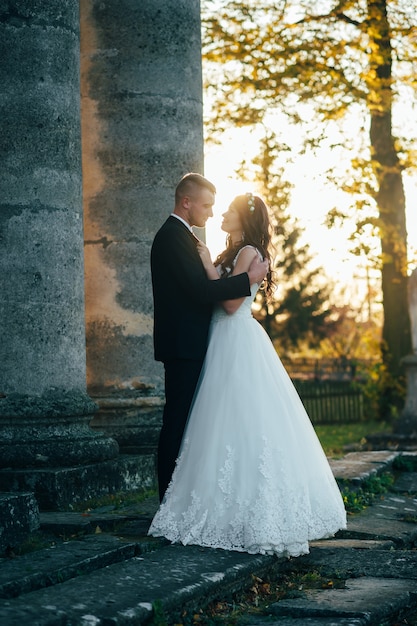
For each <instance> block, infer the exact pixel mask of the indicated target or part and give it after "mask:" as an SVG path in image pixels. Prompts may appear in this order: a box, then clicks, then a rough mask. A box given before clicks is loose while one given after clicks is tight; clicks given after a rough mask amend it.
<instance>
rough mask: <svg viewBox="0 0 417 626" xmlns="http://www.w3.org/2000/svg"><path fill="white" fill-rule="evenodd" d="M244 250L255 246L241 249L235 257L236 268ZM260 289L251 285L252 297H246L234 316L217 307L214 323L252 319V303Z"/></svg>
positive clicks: (213, 318)
mask: <svg viewBox="0 0 417 626" xmlns="http://www.w3.org/2000/svg"><path fill="white" fill-rule="evenodd" d="M244 248H253V246H244V247H243V248H241V249H240V250H239V252H238V253H237V255H236V256H235V258H234V260H233V267H235V265H236V262H237V259H238V258H239V254H240V253H241V252H242V250H244ZM254 249H255V250H256V248H254ZM256 251H257V253H258V255H259V257H260V258H262V256H261V254H260V252H259V250H256ZM217 271H218V272H220V269H219V268H218V270H217ZM226 280H227V279H226ZM258 289H259V285H257V284H254V285H251V293H250V296H246V298H245V299H244V301H243V302H242V304H241V305H240V307H239V308H238V309H237V311H235V312H234V313H232V314H230V313H226V311H225V310H224V308H223V307H222V306H221V305H218V306H216V307H215V309H214V312H213V317H212V322H217V321H220V320H225V319H235V318H242V317H246V318H247V317H252V303H253V301H254V299H255V296H256V294H257V292H258Z"/></svg>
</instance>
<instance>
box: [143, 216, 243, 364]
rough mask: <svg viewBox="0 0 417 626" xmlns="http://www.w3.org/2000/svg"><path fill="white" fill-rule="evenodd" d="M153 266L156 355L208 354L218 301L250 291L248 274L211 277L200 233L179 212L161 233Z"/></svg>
mask: <svg viewBox="0 0 417 626" xmlns="http://www.w3.org/2000/svg"><path fill="white" fill-rule="evenodd" d="M151 269H152V288H153V296H154V347H155V359H156V360H157V361H164V362H167V361H170V360H173V359H203V358H204V356H205V353H206V348H207V341H208V331H209V325H210V319H211V314H212V309H213V304H214V303H215V302H217V301H221V300H228V299H232V298H239V297H243V296H248V295H249V294H250V285H249V278H248V275H247V274H246V273H245V274H240V275H239V276H235V277H233V278H229V279H227V280H209V279H208V278H207V276H206V272H205V270H204V268H203V265H202V262H201V259H200V256H199V254H198V252H197V248H196V239H195V237H194V235H193V234H192V233H191V232H190V231H189V229H188V228H187V227H186V226H185V225H184V224H183V223H182V222H181V221H180V220H178V219H177V218H176V217H173V216H170V217H168V219H167V220H166V222H165V223H164V224H163V225H162V227H161V228H160V230H159V231H158V232H157V234H156V236H155V239H154V242H153V245H152V250H151Z"/></svg>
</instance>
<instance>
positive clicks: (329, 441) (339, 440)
mask: <svg viewBox="0 0 417 626" xmlns="http://www.w3.org/2000/svg"><path fill="white" fill-rule="evenodd" d="M314 429H315V431H316V433H317V436H318V438H319V439H320V443H321V445H322V446H323V448H324V451H325V453H326V454H327V456H340V455H342V454H344V451H343V446H346V445H349V444H352V443H360V442H361V441H363V440H364V437H366V435H371V434H373V433H378V432H390V431H391V426H390V425H389V424H388V423H387V422H379V421H378V422H376V421H373V422H357V423H351V424H322V425H317V426H314Z"/></svg>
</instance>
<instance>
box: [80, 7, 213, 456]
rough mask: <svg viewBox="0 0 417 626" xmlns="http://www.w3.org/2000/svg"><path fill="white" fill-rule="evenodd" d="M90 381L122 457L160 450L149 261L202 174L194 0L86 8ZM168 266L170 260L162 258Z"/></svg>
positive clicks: (102, 421)
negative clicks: (186, 191) (183, 186)
mask: <svg viewBox="0 0 417 626" xmlns="http://www.w3.org/2000/svg"><path fill="white" fill-rule="evenodd" d="M81 50H82V65H81V67H82V71H81V77H82V78H81V83H82V128H83V172H84V204H85V239H86V245H85V263H86V321H87V378H88V389H89V392H90V395H92V397H94V399H95V400H96V401H97V402H98V404H99V406H100V409H101V410H100V412H99V413H98V414H97V415H96V417H95V418H94V422H93V425H95V426H96V427H97V428H100V429H106V431H107V432H109V433H110V434H112V435H113V436H114V437H115V438H116V439H117V440H118V442H119V444H120V446H121V450H122V451H124V452H134V453H137V452H140V453H142V454H144V453H147V452H148V453H149V452H152V451H154V449H155V446H156V441H157V436H158V432H159V427H160V415H161V406H162V397H163V370H162V367H161V366H160V364H157V363H155V361H154V358H153V344H152V325H153V321H152V292H151V283H150V267H149V255H150V247H151V243H152V239H153V236H154V234H155V232H156V230H157V229H158V228H159V226H160V225H161V224H162V222H163V221H164V220H165V218H166V217H167V216H168V214H169V213H170V212H171V211H172V209H173V203H174V188H175V185H176V183H177V181H178V180H179V178H180V177H181V176H182V175H183V174H184V173H186V172H187V171H190V170H194V171H200V172H201V171H202V165H203V123H202V80H201V41H200V6H199V1H198V0H178V1H176V2H173V1H172V0H141V1H140V2H138V1H137V0H107V1H106V2H102V1H101V0H81ZM167 262H169V259H167Z"/></svg>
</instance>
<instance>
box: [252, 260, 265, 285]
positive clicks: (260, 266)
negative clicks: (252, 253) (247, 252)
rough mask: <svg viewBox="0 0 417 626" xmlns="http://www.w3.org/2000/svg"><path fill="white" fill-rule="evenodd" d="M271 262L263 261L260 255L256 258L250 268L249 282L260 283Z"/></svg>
mask: <svg viewBox="0 0 417 626" xmlns="http://www.w3.org/2000/svg"><path fill="white" fill-rule="evenodd" d="M268 267H269V262H268V261H267V260H265V261H261V260H260V259H259V257H258V256H256V257H255V258H254V260H253V261H252V263H251V264H250V266H249V269H248V276H249V282H250V284H251V285H254V284H255V283H256V284H257V285H260V284H261V283H262V281H263V279H264V278H265V276H266V274H267V272H268Z"/></svg>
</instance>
